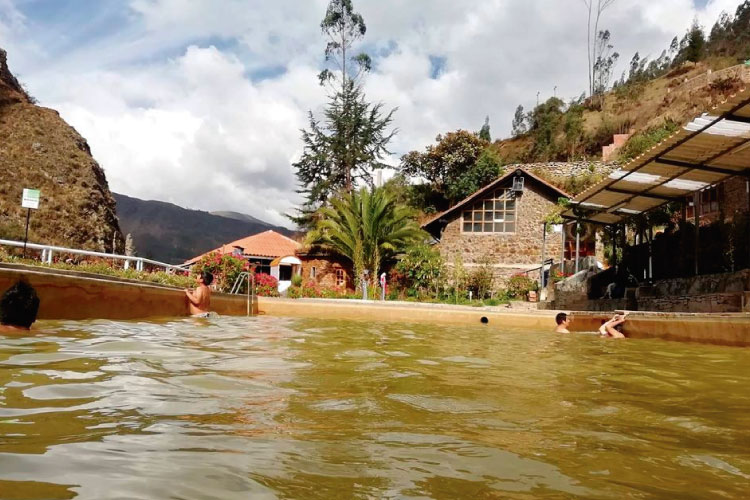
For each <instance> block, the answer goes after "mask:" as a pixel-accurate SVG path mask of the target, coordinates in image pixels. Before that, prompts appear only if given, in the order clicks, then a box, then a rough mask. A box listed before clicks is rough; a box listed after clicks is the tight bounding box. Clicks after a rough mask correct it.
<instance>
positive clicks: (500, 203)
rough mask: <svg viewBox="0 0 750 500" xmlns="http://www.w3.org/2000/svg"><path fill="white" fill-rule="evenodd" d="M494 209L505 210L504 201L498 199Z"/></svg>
mask: <svg viewBox="0 0 750 500" xmlns="http://www.w3.org/2000/svg"><path fill="white" fill-rule="evenodd" d="M495 210H505V202H504V201H502V200H498V201H496V202H495Z"/></svg>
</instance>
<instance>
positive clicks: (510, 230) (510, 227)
mask: <svg viewBox="0 0 750 500" xmlns="http://www.w3.org/2000/svg"><path fill="white" fill-rule="evenodd" d="M505 232H506V233H515V232H516V225H515V224H512V223H509V224H505Z"/></svg>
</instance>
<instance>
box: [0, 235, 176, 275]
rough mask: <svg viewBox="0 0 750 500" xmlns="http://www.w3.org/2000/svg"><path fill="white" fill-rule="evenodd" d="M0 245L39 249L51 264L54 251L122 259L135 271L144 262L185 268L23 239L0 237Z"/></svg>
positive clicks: (157, 265)
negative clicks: (29, 241) (132, 266)
mask: <svg viewBox="0 0 750 500" xmlns="http://www.w3.org/2000/svg"><path fill="white" fill-rule="evenodd" d="M0 245H4V246H9V247H17V248H24V247H25V248H31V249H32V250H41V251H42V262H44V263H45V264H52V256H53V255H54V254H55V253H60V254H74V255H86V256H89V257H102V258H105V259H114V260H122V261H124V264H123V267H124V268H125V269H130V266H131V265H134V266H135V270H136V271H143V270H144V268H145V264H149V265H151V266H154V267H162V268H164V269H165V270H169V269H174V270H179V271H184V270H185V268H183V267H181V266H174V265H172V264H166V263H164V262H159V261H157V260H151V259H145V258H143V257H135V256H132V255H117V254H114V253H104V252H93V251H91V250H78V249H74V248H65V247H57V246H53V245H39V244H37V243H25V244H24V242H23V241H13V240H2V239H0Z"/></svg>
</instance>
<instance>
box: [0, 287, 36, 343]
mask: <svg viewBox="0 0 750 500" xmlns="http://www.w3.org/2000/svg"><path fill="white" fill-rule="evenodd" d="M38 312H39V297H38V296H37V294H36V290H34V287H33V286H31V285H30V284H29V283H27V282H26V281H18V282H16V284H15V285H13V286H12V287H10V288H8V289H7V290H6V291H5V293H3V296H2V297H1V298H0V332H12V331H17V330H30V329H31V325H32V324H33V323H34V321H36V315H37V313H38Z"/></svg>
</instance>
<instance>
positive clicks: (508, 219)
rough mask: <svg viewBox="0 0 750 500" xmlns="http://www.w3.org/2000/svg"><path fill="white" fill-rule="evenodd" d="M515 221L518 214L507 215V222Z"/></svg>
mask: <svg viewBox="0 0 750 500" xmlns="http://www.w3.org/2000/svg"><path fill="white" fill-rule="evenodd" d="M514 220H516V214H514V213H510V214H505V222H513V221H514Z"/></svg>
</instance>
